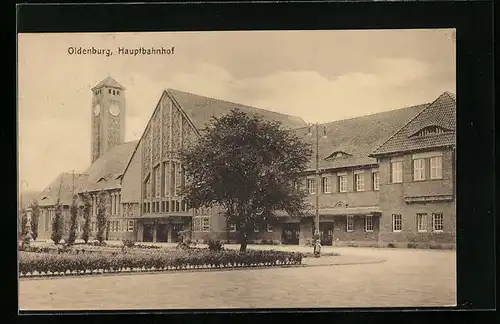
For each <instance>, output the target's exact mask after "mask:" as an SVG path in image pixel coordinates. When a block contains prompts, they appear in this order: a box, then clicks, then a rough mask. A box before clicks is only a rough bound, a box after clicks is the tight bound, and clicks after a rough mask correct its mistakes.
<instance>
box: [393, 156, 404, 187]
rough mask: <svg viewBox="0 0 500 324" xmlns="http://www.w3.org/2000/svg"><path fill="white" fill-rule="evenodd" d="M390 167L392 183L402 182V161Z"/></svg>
mask: <svg viewBox="0 0 500 324" xmlns="http://www.w3.org/2000/svg"><path fill="white" fill-rule="evenodd" d="M391 167H392V183H401V182H403V161H396V162H392V163H391Z"/></svg>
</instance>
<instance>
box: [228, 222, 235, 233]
mask: <svg viewBox="0 0 500 324" xmlns="http://www.w3.org/2000/svg"><path fill="white" fill-rule="evenodd" d="M228 230H229V232H231V233H234V232H236V223H229V226H228Z"/></svg>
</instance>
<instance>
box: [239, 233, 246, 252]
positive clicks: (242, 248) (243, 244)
mask: <svg viewBox="0 0 500 324" xmlns="http://www.w3.org/2000/svg"><path fill="white" fill-rule="evenodd" d="M240 243H241V245H240V252H246V250H247V234H246V233H245V231H241V235H240Z"/></svg>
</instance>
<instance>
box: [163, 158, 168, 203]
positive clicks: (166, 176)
mask: <svg viewBox="0 0 500 324" xmlns="http://www.w3.org/2000/svg"><path fill="white" fill-rule="evenodd" d="M163 175H164V177H165V178H164V179H163V181H164V186H163V188H164V190H165V192H164V193H163V195H164V196H165V197H168V194H169V192H168V189H169V186H168V163H163Z"/></svg>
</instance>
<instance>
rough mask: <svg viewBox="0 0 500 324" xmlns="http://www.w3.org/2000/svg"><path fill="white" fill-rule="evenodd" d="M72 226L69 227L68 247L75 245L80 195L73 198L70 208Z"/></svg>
mask: <svg viewBox="0 0 500 324" xmlns="http://www.w3.org/2000/svg"><path fill="white" fill-rule="evenodd" d="M69 211H70V215H71V218H70V225H69V237H68V245H73V244H74V243H75V240H76V227H77V220H78V195H74V196H73V201H72V203H71V207H70V210H69Z"/></svg>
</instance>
